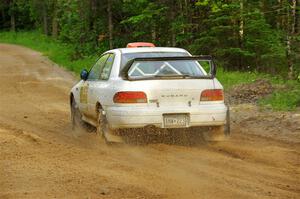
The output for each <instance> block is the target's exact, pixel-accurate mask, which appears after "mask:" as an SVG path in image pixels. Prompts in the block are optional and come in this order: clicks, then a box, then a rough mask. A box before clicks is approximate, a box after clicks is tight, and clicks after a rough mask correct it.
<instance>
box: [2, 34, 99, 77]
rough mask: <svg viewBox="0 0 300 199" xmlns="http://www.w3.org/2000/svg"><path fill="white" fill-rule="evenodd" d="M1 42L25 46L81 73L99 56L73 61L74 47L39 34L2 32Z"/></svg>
mask: <svg viewBox="0 0 300 199" xmlns="http://www.w3.org/2000/svg"><path fill="white" fill-rule="evenodd" d="M0 42H1V43H10V44H18V45H23V46H26V47H28V48H31V49H33V50H37V51H40V52H42V53H43V55H45V56H47V57H49V59H51V60H52V61H54V62H55V63H57V64H59V65H60V66H63V67H65V68H67V69H69V70H71V71H74V72H76V73H79V72H80V71H81V70H82V69H83V68H89V67H91V66H92V64H93V63H94V62H95V60H96V58H97V56H89V57H84V58H83V59H79V60H72V59H71V57H72V54H73V52H74V48H75V47H74V46H73V45H71V44H65V43H61V42H59V41H55V40H53V39H51V38H49V37H46V36H45V35H43V34H41V33H39V32H36V31H35V32H18V33H11V32H0Z"/></svg>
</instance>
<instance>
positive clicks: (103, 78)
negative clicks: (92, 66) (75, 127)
mask: <svg viewBox="0 0 300 199" xmlns="http://www.w3.org/2000/svg"><path fill="white" fill-rule="evenodd" d="M107 56H108V57H107V59H106V61H105V64H104V66H103V67H102V68H101V72H100V76H99V80H98V81H94V82H93V83H91V84H90V87H89V94H88V95H89V98H88V101H89V114H90V116H91V117H92V118H93V119H97V114H96V113H97V112H96V104H97V102H100V103H101V104H102V105H103V106H105V104H106V103H105V102H106V101H107V89H108V88H109V77H110V74H111V69H112V66H113V63H114V57H115V56H114V54H112V53H109V54H107Z"/></svg>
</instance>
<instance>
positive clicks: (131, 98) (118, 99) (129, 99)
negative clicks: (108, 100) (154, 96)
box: [114, 91, 147, 104]
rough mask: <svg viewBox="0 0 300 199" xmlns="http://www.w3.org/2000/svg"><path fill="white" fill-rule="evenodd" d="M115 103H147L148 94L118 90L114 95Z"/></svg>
mask: <svg viewBox="0 0 300 199" xmlns="http://www.w3.org/2000/svg"><path fill="white" fill-rule="evenodd" d="M114 103H125V104H126V103H127V104H129V103H147V95H146V94H145V93H144V92H136V91H123V92H117V93H116V94H115V95H114Z"/></svg>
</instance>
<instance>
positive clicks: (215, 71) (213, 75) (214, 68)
mask: <svg viewBox="0 0 300 199" xmlns="http://www.w3.org/2000/svg"><path fill="white" fill-rule="evenodd" d="M210 74H211V76H212V77H213V78H215V77H216V75H217V67H216V65H215V63H214V62H213V61H212V62H211V71H210Z"/></svg>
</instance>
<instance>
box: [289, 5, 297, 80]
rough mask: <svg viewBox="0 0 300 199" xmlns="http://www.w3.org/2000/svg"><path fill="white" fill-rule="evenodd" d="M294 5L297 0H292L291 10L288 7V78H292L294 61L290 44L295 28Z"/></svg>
mask: <svg viewBox="0 0 300 199" xmlns="http://www.w3.org/2000/svg"><path fill="white" fill-rule="evenodd" d="M296 5H297V1H296V0H292V5H291V12H290V9H288V15H287V18H288V26H289V28H288V30H289V33H288V36H287V58H288V68H289V73H288V77H289V79H293V78H294V62H293V57H292V48H291V47H292V44H293V36H295V30H296V29H295V28H296Z"/></svg>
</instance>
